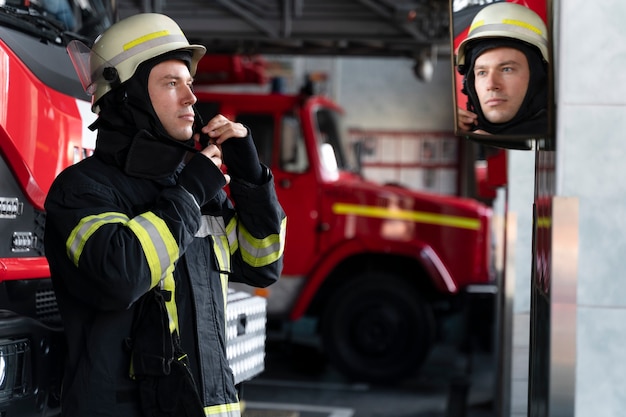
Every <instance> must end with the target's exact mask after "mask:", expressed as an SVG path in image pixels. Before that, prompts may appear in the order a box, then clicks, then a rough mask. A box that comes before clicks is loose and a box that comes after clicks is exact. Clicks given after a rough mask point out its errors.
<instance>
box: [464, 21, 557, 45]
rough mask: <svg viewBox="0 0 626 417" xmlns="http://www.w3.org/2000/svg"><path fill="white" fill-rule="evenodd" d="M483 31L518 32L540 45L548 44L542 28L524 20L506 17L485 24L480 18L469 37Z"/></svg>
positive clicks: (472, 27) (470, 31)
mask: <svg viewBox="0 0 626 417" xmlns="http://www.w3.org/2000/svg"><path fill="white" fill-rule="evenodd" d="M483 32H508V33H509V34H511V33H517V34H519V35H525V36H527V37H529V38H530V39H529V40H531V39H532V40H533V41H535V42H537V43H538V44H539V45H542V46H547V45H548V39H547V38H546V34H545V33H543V31H542V30H541V29H540V28H538V27H536V26H533V25H531V24H528V23H526V22H522V21H521V20H512V19H505V20H503V21H502V23H490V24H485V21H484V20H480V21H478V22H475V23H474V24H472V26H471V27H470V30H469V36H468V37H472V38H473V37H474V36H475V35H478V34H481V33H483Z"/></svg>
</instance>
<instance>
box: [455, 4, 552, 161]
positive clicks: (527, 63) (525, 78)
mask: <svg viewBox="0 0 626 417" xmlns="http://www.w3.org/2000/svg"><path fill="white" fill-rule="evenodd" d="M547 1H549V0H509V1H505V0H500V1H498V0H494V1H485V0H450V11H451V13H450V18H451V22H450V31H451V43H452V45H451V50H452V65H453V74H454V80H453V84H454V103H455V104H456V109H455V115H454V122H455V134H456V135H458V136H464V137H467V138H469V139H472V140H474V141H476V142H479V143H483V144H487V145H493V146H498V147H502V148H508V149H532V143H533V141H535V140H540V139H541V140H544V139H548V138H550V137H551V135H550V132H551V130H550V129H551V126H552V123H551V117H552V111H551V108H552V106H551V105H550V104H549V103H552V98H551V94H552V93H551V91H552V87H551V79H552V74H551V66H550V62H552V59H551V55H550V54H551V51H550V39H549V36H548V34H549V31H548V29H547V27H548V23H549V21H548V8H547V4H546V3H547Z"/></svg>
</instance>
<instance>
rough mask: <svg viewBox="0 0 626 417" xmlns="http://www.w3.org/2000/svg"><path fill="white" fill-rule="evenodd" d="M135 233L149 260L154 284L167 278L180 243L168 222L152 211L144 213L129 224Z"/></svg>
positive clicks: (176, 257)
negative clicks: (177, 241)
mask: <svg viewBox="0 0 626 417" xmlns="http://www.w3.org/2000/svg"><path fill="white" fill-rule="evenodd" d="M127 226H128V228H129V229H130V230H132V231H133V233H135V235H136V236H137V238H138V239H139V243H140V244H141V247H142V248H143V252H144V254H145V256H146V259H147V261H148V266H149V267H150V272H151V281H152V286H153V287H154V286H156V285H157V284H158V283H159V281H161V279H163V278H165V276H166V274H167V272H168V269H170V268H173V265H174V262H175V261H176V260H177V259H178V244H177V243H176V240H175V239H174V236H172V233H171V232H170V229H169V228H168V227H167V224H165V222H164V221H163V219H161V218H160V217H158V216H157V215H155V214H154V213H152V212H146V213H143V214H141V215H139V216H137V217H135V218H134V219H132V220H130V221H129V222H128V224H127Z"/></svg>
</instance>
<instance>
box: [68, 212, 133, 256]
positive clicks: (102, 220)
mask: <svg viewBox="0 0 626 417" xmlns="http://www.w3.org/2000/svg"><path fill="white" fill-rule="evenodd" d="M126 222H128V216H127V215H125V214H123V213H115V212H109V213H101V214H96V215H93V216H87V217H85V218H83V219H82V220H81V221H80V222H78V225H77V226H76V227H75V228H74V229H73V230H72V232H71V233H70V236H69V237H68V238H67V241H66V242H65V247H66V250H67V256H68V257H69V258H70V259H71V260H72V262H73V263H74V265H75V266H78V261H79V259H80V256H81V254H82V253H83V249H84V248H85V243H87V240H89V238H90V237H91V235H93V234H94V233H95V232H96V230H98V229H99V228H100V227H101V226H104V225H107V224H111V223H126Z"/></svg>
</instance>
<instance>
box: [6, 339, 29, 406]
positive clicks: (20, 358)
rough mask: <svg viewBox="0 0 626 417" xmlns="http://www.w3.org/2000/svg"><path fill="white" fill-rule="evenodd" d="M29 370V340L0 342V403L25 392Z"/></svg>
mask: <svg viewBox="0 0 626 417" xmlns="http://www.w3.org/2000/svg"><path fill="white" fill-rule="evenodd" d="M29 370H30V342H29V340H28V339H20V340H0V401H3V400H7V399H10V398H12V397H13V396H14V395H15V396H19V395H22V394H24V393H25V392H26V391H27V389H28V386H27V385H28V379H29V378H28V372H30V371H29Z"/></svg>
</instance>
